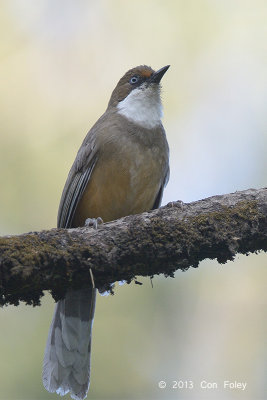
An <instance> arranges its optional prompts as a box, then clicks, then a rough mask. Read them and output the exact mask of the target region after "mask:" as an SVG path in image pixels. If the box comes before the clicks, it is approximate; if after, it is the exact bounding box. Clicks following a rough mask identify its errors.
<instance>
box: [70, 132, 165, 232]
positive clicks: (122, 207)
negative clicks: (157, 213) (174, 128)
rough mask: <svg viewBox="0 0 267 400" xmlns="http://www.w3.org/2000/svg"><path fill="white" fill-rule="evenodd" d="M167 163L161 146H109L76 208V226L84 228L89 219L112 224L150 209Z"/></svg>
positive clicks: (99, 160)
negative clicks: (101, 220) (116, 220)
mask: <svg viewBox="0 0 267 400" xmlns="http://www.w3.org/2000/svg"><path fill="white" fill-rule="evenodd" d="M166 162H167V159H166V154H164V151H163V149H162V148H161V146H156V145H153V146H150V147H149V146H143V145H142V144H140V143H139V142H138V141H125V143H124V139H122V140H121V142H120V143H118V144H117V145H114V143H110V145H109V144H106V145H105V148H103V149H102V152H101V151H100V155H99V159H98V161H97V163H96V165H95V168H94V170H93V172H92V175H91V177H90V180H89V182H88V184H87V186H86V188H85V191H84V193H83V196H82V198H81V200H80V202H79V204H78V207H77V209H76V212H75V216H74V225H75V226H82V225H84V221H85V219H86V218H96V217H101V218H102V219H103V220H104V221H111V220H114V219H118V218H121V217H123V216H126V215H130V214H138V213H142V212H144V211H147V210H149V209H151V208H152V207H153V204H154V202H155V199H156V196H157V194H158V192H159V190H160V187H161V185H162V183H163V180H164V175H165V172H166Z"/></svg>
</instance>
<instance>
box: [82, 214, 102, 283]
mask: <svg viewBox="0 0 267 400" xmlns="http://www.w3.org/2000/svg"><path fill="white" fill-rule="evenodd" d="M101 224H103V219H102V218H101V217H97V218H87V219H86V220H85V223H84V226H86V227H87V228H89V227H92V228H94V229H97V228H98V225H101ZM89 271H90V276H91V281H92V287H93V289H94V288H95V280H94V275H93V271H92V269H91V268H90V269H89Z"/></svg>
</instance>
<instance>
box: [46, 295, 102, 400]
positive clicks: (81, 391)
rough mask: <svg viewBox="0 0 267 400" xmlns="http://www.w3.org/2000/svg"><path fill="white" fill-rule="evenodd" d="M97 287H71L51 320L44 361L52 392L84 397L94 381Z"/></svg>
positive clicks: (47, 382)
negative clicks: (92, 378) (72, 289)
mask: <svg viewBox="0 0 267 400" xmlns="http://www.w3.org/2000/svg"><path fill="white" fill-rule="evenodd" d="M95 299H96V289H95V288H89V289H82V290H77V291H69V292H67V294H66V298H65V299H64V300H60V301H59V302H58V303H57V305H56V309H55V313H54V317H53V320H52V323H51V327H50V331H49V335H48V339H47V344H46V349H45V355H44V364H43V384H44V387H45V388H46V390H48V391H49V392H57V393H58V394H60V395H62V396H63V395H65V394H67V393H68V392H70V395H71V397H72V398H73V399H75V400H81V399H84V398H85V397H86V395H87V391H88V388H89V384H90V356H91V334H92V325H93V318H94V310H95Z"/></svg>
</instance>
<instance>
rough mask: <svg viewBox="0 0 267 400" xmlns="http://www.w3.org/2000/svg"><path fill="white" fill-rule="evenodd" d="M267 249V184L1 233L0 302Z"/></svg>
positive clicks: (30, 300)
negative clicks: (90, 220) (95, 223)
mask: <svg viewBox="0 0 267 400" xmlns="http://www.w3.org/2000/svg"><path fill="white" fill-rule="evenodd" d="M260 250H263V251H266V250H267V188H264V189H260V190H256V189H249V190H245V191H241V192H235V193H231V194H226V195H222V196H213V197H210V198H207V199H204V200H200V201H196V202H192V203H188V204H185V203H183V202H181V201H178V202H173V203H169V204H167V205H166V206H164V207H162V208H160V209H158V210H153V211H150V212H146V213H143V214H140V215H132V216H129V217H125V218H122V219H120V220H117V221H113V222H110V223H106V224H103V225H100V227H99V228H98V230H94V229H93V228H77V229H51V230H47V231H41V232H30V233H27V234H23V235H18V236H5V237H2V238H0V305H4V304H14V305H18V304H19V301H24V302H26V303H27V304H32V305H39V304H40V298H41V297H42V296H43V291H44V290H49V291H50V292H51V294H52V296H53V298H54V299H55V300H56V301H57V300H59V299H60V298H62V297H64V294H65V293H66V290H67V289H68V288H70V287H72V288H81V287H86V286H88V285H91V276H90V268H91V269H92V272H93V275H94V280H95V284H96V287H98V288H101V289H102V290H103V289H111V284H112V283H113V282H116V281H120V280H125V281H127V282H130V281H131V280H133V279H135V277H136V276H138V275H139V276H140V275H141V276H149V277H151V276H154V275H156V274H164V275H165V276H171V277H173V276H174V272H175V271H176V270H177V269H181V270H183V271H184V270H187V269H188V268H189V267H190V266H191V267H197V266H198V265H199V262H200V261H202V260H204V259H205V258H209V259H217V260H218V262H219V263H225V262H226V261H228V260H233V258H234V256H235V255H236V254H237V253H242V254H248V253H250V252H251V253H252V252H257V251H260Z"/></svg>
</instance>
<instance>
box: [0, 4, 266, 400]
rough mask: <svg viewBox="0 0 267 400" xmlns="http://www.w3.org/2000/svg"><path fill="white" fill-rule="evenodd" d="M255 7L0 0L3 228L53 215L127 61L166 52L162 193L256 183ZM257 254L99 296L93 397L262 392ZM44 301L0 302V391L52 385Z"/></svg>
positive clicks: (261, 262) (43, 223)
mask: <svg viewBox="0 0 267 400" xmlns="http://www.w3.org/2000/svg"><path fill="white" fill-rule="evenodd" d="M266 21H267V3H266V1H265V0H262V1H260V0H253V1H246V0H234V1H233V0H186V1H185V0H176V1H174V0H173V1H170V0H165V1H163V0H143V1H141V0H135V1H129V0H128V1H127V0H125V1H123V0H88V1H85V0H84V1H83V0H64V1H63V0H61V1H60V0H58V1H53V0H38V1H36V0H1V7H0V35H1V36H0V37H1V39H0V77H1V79H0V109H1V112H0V127H1V128H0V182H1V184H0V188H1V189H0V190H1V192H0V234H1V235H7V234H18V233H23V232H28V231H33V230H41V229H49V228H52V227H55V225H56V215H57V208H58V204H59V199H60V195H61V191H62V188H63V185H64V182H65V179H66V176H67V173H68V170H69V168H70V166H71V164H72V162H73V160H74V157H75V155H76V152H77V150H78V148H79V146H80V144H81V141H82V139H83V137H84V136H85V134H86V132H87V130H88V129H89V128H90V127H91V126H92V124H93V123H94V122H95V121H96V119H97V118H98V117H99V116H100V115H101V114H102V113H103V112H104V110H105V108H106V106H107V102H108V100H109V96H110V94H111V91H112V89H113V88H114V86H115V84H116V83H117V81H118V79H119V78H120V77H121V76H122V75H123V74H124V72H125V71H126V70H127V69H129V68H131V67H133V66H136V65H139V64H148V65H151V66H152V67H153V68H155V69H157V68H160V67H162V66H164V65H166V64H171V68H170V69H169V71H168V73H167V74H166V75H165V76H164V79H163V89H164V90H163V102H164V106H165V114H164V125H165V128H166V131H167V135H168V140H169V144H170V150H171V177H170V181H169V184H168V187H167V189H166V191H165V195H164V199H163V204H165V203H167V202H168V201H172V200H177V199H181V200H183V201H185V202H190V201H193V200H198V199H201V198H204V197H208V196H211V195H215V194H223V193H228V192H233V191H235V190H243V189H247V188H250V187H253V188H260V187H264V186H267V181H266V167H267V157H266V146H267V132H266V104H267V79H266V67H267V65H266V64H267V63H266V40H267V31H266V26H267V25H266ZM266 264H267V256H266V254H259V255H250V256H248V257H245V256H239V257H237V258H236V260H235V261H234V262H229V263H227V264H226V265H224V266H221V265H219V264H217V263H216V262H211V261H209V260H207V261H204V262H202V263H201V265H200V268H198V269H190V270H188V271H187V272H186V273H182V272H177V273H176V276H175V279H165V278H163V277H157V278H155V279H154V281H153V286H154V287H153V289H152V288H151V285H150V282H149V281H148V280H146V279H142V282H143V285H142V286H137V285H134V284H131V285H129V286H128V285H124V286H122V287H120V288H119V289H118V290H117V291H116V294H115V296H109V297H100V296H99V298H98V300H97V308H96V318H95V323H94V331H93V355H92V384H91V388H90V392H89V395H88V397H89V399H132V400H135V399H170V400H171V399H190V400H192V399H213V400H214V399H216V400H217V399H218V400H219V399H220V400H221V399H225V400H226V399H227V400H232V399H237V400H238V399H242V400H251V399H253V400H257V399H266V396H267V379H266V372H267V341H266V338H267V323H266V305H267V295H266V277H267V273H266ZM53 307H54V304H53V300H52V298H51V296H50V295H49V294H46V296H45V297H44V298H43V301H42V306H41V307H36V308H32V307H29V306H24V305H21V306H20V307H6V308H4V309H1V310H0V326H1V329H0V355H1V356H0V400H15V399H16V400H17V399H18V400H22V399H23V400H24V399H25V400H26V399H27V400H33V399H36V400H38V399H40V400H41V399H42V400H45V399H47V400H49V399H51V400H52V399H56V398H57V396H56V395H52V394H49V393H47V392H46V391H45V390H44V389H43V387H42V382H41V369H42V357H43V351H44V347H45V342H46V336H47V332H48V327H49V324H50V320H51V317H52V313H53ZM161 380H164V381H166V383H167V387H166V389H159V387H158V382H159V381H161ZM180 380H182V381H193V383H194V388H193V389H187V390H186V389H173V388H172V386H173V381H180ZM224 380H229V381H243V382H246V383H247V386H246V390H244V391H241V390H234V389H233V390H229V389H223V388H222V385H223V381H224ZM201 381H207V382H215V383H217V385H218V388H217V389H210V390H205V389H201V388H200V382H201ZM67 398H69V397H68V396H67Z"/></svg>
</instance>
